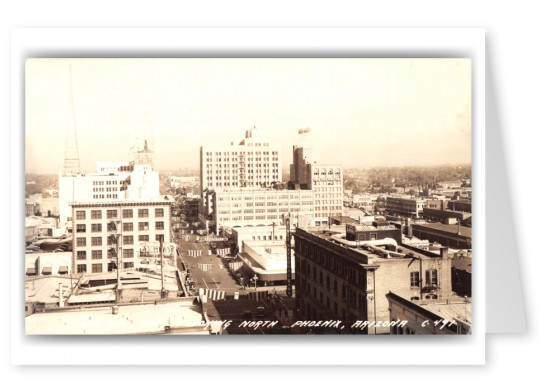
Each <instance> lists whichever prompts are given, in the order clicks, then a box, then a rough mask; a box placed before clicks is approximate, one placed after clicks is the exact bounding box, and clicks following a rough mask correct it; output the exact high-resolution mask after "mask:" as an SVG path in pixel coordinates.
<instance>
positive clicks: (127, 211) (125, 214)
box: [122, 209, 134, 219]
mask: <svg viewBox="0 0 551 391" xmlns="http://www.w3.org/2000/svg"><path fill="white" fill-rule="evenodd" d="M132 212H133V210H132V209H124V210H123V211H122V217H124V218H127V219H128V218H132V217H133V216H134V214H133V213H132Z"/></svg>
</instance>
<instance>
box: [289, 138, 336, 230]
mask: <svg viewBox="0 0 551 391" xmlns="http://www.w3.org/2000/svg"><path fill="white" fill-rule="evenodd" d="M310 156H311V155H310V151H309V149H308V148H305V147H304V146H294V147H293V163H292V164H291V167H290V175H291V176H290V179H291V183H292V184H293V185H294V186H295V188H300V189H306V190H312V191H313V192H314V224H315V225H317V226H320V225H327V224H328V221H329V217H330V216H341V215H342V211H343V197H344V193H343V181H342V166H341V165H338V164H319V163H317V162H315V161H313V160H312V158H310Z"/></svg>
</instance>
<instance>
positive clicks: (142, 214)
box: [138, 209, 149, 217]
mask: <svg viewBox="0 0 551 391" xmlns="http://www.w3.org/2000/svg"><path fill="white" fill-rule="evenodd" d="M138 217H149V209H138Z"/></svg>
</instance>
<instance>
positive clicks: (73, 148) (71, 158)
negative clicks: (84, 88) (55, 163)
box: [63, 65, 80, 174]
mask: <svg viewBox="0 0 551 391" xmlns="http://www.w3.org/2000/svg"><path fill="white" fill-rule="evenodd" d="M69 95H70V99H69V115H68V116H67V138H66V142H65V160H64V161H63V173H64V174H78V173H80V157H79V155H78V143H77V129H76V124H75V105H74V101H73V70H72V68H71V65H69Z"/></svg>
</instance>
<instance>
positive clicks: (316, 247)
mask: <svg viewBox="0 0 551 391" xmlns="http://www.w3.org/2000/svg"><path fill="white" fill-rule="evenodd" d="M344 235H345V234H344V233H338V232H333V231H330V230H319V229H318V230H303V229H300V228H297V230H296V232H295V234H294V238H295V273H296V274H295V286H296V297H297V306H298V308H299V309H300V313H301V314H302V316H303V317H304V318H306V319H312V320H331V319H339V320H342V321H343V322H350V323H352V322H355V321H358V320H368V321H374V320H375V321H376V320H383V321H384V320H388V319H389V310H388V302H387V299H386V296H385V295H386V294H387V293H388V292H389V291H391V290H392V291H393V292H398V293H400V294H401V295H402V296H404V297H407V298H408V299H410V300H420V299H425V300H426V299H428V300H437V299H445V298H449V297H451V296H452V295H453V292H452V289H451V264H450V259H449V258H448V256H447V252H443V253H442V254H441V255H440V256H439V255H435V254H432V253H428V252H422V253H420V252H418V251H415V250H414V249H412V248H403V247H401V246H398V245H397V243H396V241H395V240H394V239H392V238H389V239H386V241H385V243H386V245H384V244H380V243H377V242H376V241H372V242H371V243H370V241H356V240H346V239H343V236H344ZM392 243H394V244H392ZM386 248H389V249H390V250H387V249H386ZM366 332H368V333H388V332H389V330H388V329H368V330H367V331H366Z"/></svg>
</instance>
